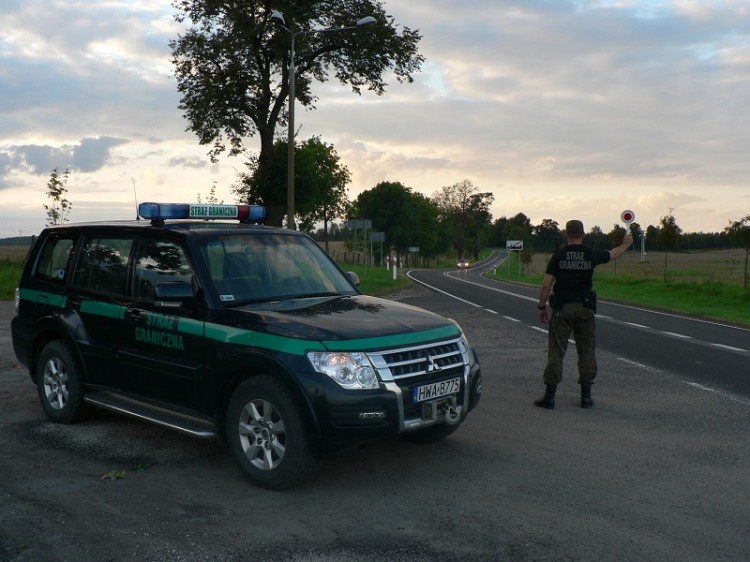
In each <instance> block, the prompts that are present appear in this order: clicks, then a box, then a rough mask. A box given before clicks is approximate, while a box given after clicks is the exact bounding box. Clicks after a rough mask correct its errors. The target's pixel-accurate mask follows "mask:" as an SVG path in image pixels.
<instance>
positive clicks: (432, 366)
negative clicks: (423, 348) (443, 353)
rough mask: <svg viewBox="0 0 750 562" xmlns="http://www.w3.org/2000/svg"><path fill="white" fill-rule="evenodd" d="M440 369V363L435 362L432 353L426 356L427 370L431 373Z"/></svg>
mask: <svg viewBox="0 0 750 562" xmlns="http://www.w3.org/2000/svg"><path fill="white" fill-rule="evenodd" d="M440 369H441V367H440V365H438V364H437V363H435V359H433V358H432V355H428V356H427V372H428V373H432V372H433V371H439V370H440Z"/></svg>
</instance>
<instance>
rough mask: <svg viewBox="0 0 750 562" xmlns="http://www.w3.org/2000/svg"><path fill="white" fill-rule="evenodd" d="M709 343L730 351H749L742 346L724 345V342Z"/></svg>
mask: <svg viewBox="0 0 750 562" xmlns="http://www.w3.org/2000/svg"><path fill="white" fill-rule="evenodd" d="M709 345H711V346H713V347H719V348H721V349H726V350H729V351H739V352H741V353H748V351H747V349H742V348H741V347H732V346H731V345H724V344H723V343H709Z"/></svg>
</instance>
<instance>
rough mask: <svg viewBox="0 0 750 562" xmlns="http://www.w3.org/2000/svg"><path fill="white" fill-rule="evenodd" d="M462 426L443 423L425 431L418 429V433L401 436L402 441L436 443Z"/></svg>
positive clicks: (412, 432) (413, 432) (411, 432)
mask: <svg viewBox="0 0 750 562" xmlns="http://www.w3.org/2000/svg"><path fill="white" fill-rule="evenodd" d="M459 425H460V424H457V425H448V424H447V423H441V424H438V425H431V426H430V427H427V428H425V429H417V430H416V431H409V432H407V433H403V434H402V435H401V439H403V440H404V441H409V442H410V443H420V444H423V443H435V442H436V441H442V440H443V439H445V438H446V437H448V436H449V435H451V434H453V432H454V431H456V430H457V429H458V427H459Z"/></svg>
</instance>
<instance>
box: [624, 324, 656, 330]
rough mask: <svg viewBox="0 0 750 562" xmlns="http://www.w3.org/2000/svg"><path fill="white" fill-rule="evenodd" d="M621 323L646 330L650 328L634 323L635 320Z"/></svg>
mask: <svg viewBox="0 0 750 562" xmlns="http://www.w3.org/2000/svg"><path fill="white" fill-rule="evenodd" d="M623 324H627V325H628V326H633V327H634V328H645V329H646V330H648V329H650V327H649V326H644V325H643V324H636V323H635V322H623Z"/></svg>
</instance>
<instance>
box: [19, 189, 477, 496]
mask: <svg viewBox="0 0 750 562" xmlns="http://www.w3.org/2000/svg"><path fill="white" fill-rule="evenodd" d="M139 214H140V215H141V217H143V219H144V220H137V221H130V222H105V223H89V224H75V225H65V226H58V227H51V228H48V229H46V230H44V231H43V232H42V233H41V235H40V236H39V238H38V240H37V242H36V243H35V245H34V247H33V248H32V251H31V253H30V255H29V258H28V261H27V264H26V267H25V270H24V272H23V275H22V278H21V283H20V286H19V289H18V291H17V299H16V305H17V306H16V316H15V317H14V318H13V321H12V334H13V346H14V349H15V353H16V356H17V357H18V360H19V361H20V362H21V363H22V364H24V365H25V366H26V367H27V368H28V369H29V372H30V374H31V378H32V380H33V381H34V382H35V383H36V385H37V388H38V391H39V398H40V400H41V403H42V407H43V408H44V411H45V413H46V415H47V416H48V417H49V418H50V419H51V420H53V421H55V422H59V423H71V422H75V421H78V420H82V419H84V418H85V417H86V416H87V415H88V414H89V413H90V412H91V411H92V409H93V408H94V407H100V408H106V409H109V410H114V411H116V412H121V413H123V414H127V415H131V416H135V417H137V418H140V419H143V420H146V421H150V422H153V423H157V424H159V425H162V426H165V427H169V428H172V429H176V430H179V431H182V432H185V433H188V434H190V435H194V436H196V437H216V438H218V439H220V440H221V441H222V442H223V443H225V444H227V445H228V447H229V449H230V450H231V452H232V454H233V455H234V457H235V459H236V461H237V462H238V464H239V466H240V468H241V469H242V470H243V472H244V473H245V474H246V475H247V476H248V477H249V478H250V479H251V480H252V481H253V482H255V483H256V484H258V485H260V486H263V487H266V488H271V489H283V488H288V487H290V486H294V485H296V484H298V483H301V482H303V481H304V480H306V479H308V478H310V477H312V476H313V475H314V474H315V473H316V471H317V468H318V459H319V458H320V456H321V455H322V454H325V453H329V452H331V451H335V450H339V449H342V448H349V447H354V446H358V445H361V444H364V443H367V442H371V441H376V440H380V439H383V438H387V437H391V436H396V435H401V436H402V437H404V438H407V439H411V440H414V441H421V442H429V441H435V440H438V439H441V438H443V437H446V436H447V435H449V434H451V433H452V432H453V431H455V429H456V428H457V427H458V426H459V425H460V423H461V422H462V421H463V420H464V419H465V418H466V416H467V414H468V413H469V411H470V410H471V409H472V408H474V406H476V404H477V403H478V401H479V398H480V395H481V388H482V387H481V373H480V368H479V363H478V361H477V358H476V355H475V354H474V352H473V351H472V349H471V348H470V347H469V345H468V343H467V341H466V338H465V337H464V335H463V334H462V332H461V329H460V328H459V327H458V325H456V323H455V322H453V321H451V320H448V319H446V318H443V317H442V316H439V315H436V314H433V313H430V312H427V311H425V310H421V309H419V308H415V307H412V306H407V305H404V304H399V303H395V302H392V301H388V300H384V299H380V298H374V297H368V296H364V295H362V294H361V293H360V291H359V290H358V288H357V284H356V280H355V279H354V278H353V276H350V275H347V274H345V273H344V272H343V271H341V269H340V268H339V267H338V265H337V264H336V263H335V262H334V261H333V260H332V259H330V257H329V256H328V255H327V254H326V253H325V252H324V251H323V250H322V249H321V248H320V247H319V246H318V244H317V243H315V241H313V240H312V239H311V238H309V237H308V236H306V235H305V234H302V233H300V232H296V231H291V230H284V229H278V228H267V227H263V226H258V225H257V224H253V222H255V221H257V219H258V218H259V216H260V215H262V208H258V207H254V206H247V205H187V204H184V205H183V204H159V203H142V204H141V205H140V206H139ZM217 218H218V219H223V220H221V221H216V220H208V219H217ZM226 219H235V220H230V221H228V220H226Z"/></svg>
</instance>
